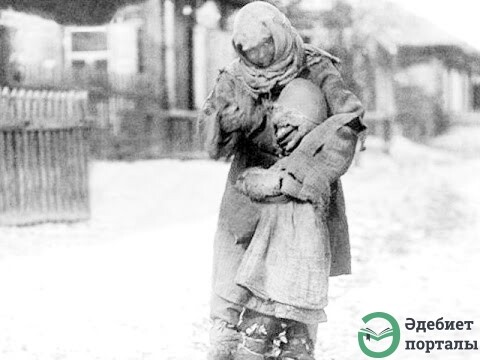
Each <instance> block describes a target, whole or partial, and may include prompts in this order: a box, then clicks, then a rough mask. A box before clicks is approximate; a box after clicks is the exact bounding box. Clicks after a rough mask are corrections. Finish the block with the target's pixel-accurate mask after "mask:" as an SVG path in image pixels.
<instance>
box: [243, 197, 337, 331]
mask: <svg viewBox="0 0 480 360" xmlns="http://www.w3.org/2000/svg"><path fill="white" fill-rule="evenodd" d="M318 211H322V210H319V209H317V208H316V207H315V206H314V205H312V204H310V203H300V202H296V201H287V202H281V203H265V204H262V205H261V209H260V219H259V222H258V224H257V228H256V230H255V233H254V235H253V237H252V239H251V241H250V243H249V244H248V247H247V249H246V251H245V254H244V256H243V258H242V260H241V263H240V266H239V268H238V270H237V274H236V277H235V282H236V284H237V285H239V286H240V287H242V288H243V289H245V293H244V296H242V304H241V305H243V306H245V307H247V308H249V309H251V310H254V311H258V312H260V313H263V314H266V315H270V316H275V317H277V318H282V319H290V320H296V321H300V322H303V323H307V324H309V323H310V324H312V323H319V322H323V321H326V315H325V312H324V308H325V307H326V305H327V302H328V279H329V274H330V265H331V252H330V242H329V233H328V227H327V222H326V219H325V216H322V215H321V214H318ZM323 211H324V210H323Z"/></svg>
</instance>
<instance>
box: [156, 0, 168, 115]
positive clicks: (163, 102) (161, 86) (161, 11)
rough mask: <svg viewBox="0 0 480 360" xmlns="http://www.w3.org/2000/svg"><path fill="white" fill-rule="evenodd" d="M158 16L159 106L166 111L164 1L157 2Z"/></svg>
mask: <svg viewBox="0 0 480 360" xmlns="http://www.w3.org/2000/svg"><path fill="white" fill-rule="evenodd" d="M158 7H159V16H160V49H159V50H160V54H159V55H160V72H159V77H158V82H159V89H160V106H161V108H162V109H168V107H169V103H168V84H167V74H166V71H167V44H166V41H165V37H166V34H167V28H166V26H165V18H166V16H165V0H158Z"/></svg>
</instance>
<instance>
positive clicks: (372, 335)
mask: <svg viewBox="0 0 480 360" xmlns="http://www.w3.org/2000/svg"><path fill="white" fill-rule="evenodd" d="M376 319H380V320H379V321H382V320H384V321H386V322H387V323H388V324H389V325H387V328H385V329H384V330H382V331H380V332H379V333H376V332H375V331H373V330H372V329H370V328H368V327H365V328H363V329H361V330H360V331H359V332H358V344H359V345H360V349H361V350H362V352H363V353H364V354H365V355H367V356H370V357H372V358H376V359H380V358H384V357H387V356H390V355H392V354H393V353H394V352H395V350H397V348H398V345H399V344H400V326H398V322H397V320H395V318H394V317H393V316H392V315H389V314H387V313H384V312H375V313H371V314H369V315H367V316H365V317H363V318H362V320H363V322H364V323H365V324H367V323H368V322H370V321H372V320H376ZM390 337H391V338H392V343H391V345H390V346H389V347H388V349H386V350H379V351H376V350H372V349H371V348H369V347H368V346H367V343H366V342H365V340H366V341H367V342H368V343H369V344H370V345H371V344H372V343H371V341H372V340H374V341H375V342H380V341H382V340H383V339H386V338H390ZM370 347H372V346H370Z"/></svg>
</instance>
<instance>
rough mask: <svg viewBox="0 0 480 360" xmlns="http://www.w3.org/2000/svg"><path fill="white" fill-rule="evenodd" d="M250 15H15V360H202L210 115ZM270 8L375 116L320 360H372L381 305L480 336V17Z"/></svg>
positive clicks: (9, 34)
mask: <svg viewBox="0 0 480 360" xmlns="http://www.w3.org/2000/svg"><path fill="white" fill-rule="evenodd" d="M248 2H249V1H247V0H223V1H222V0H207V1H205V0H145V1H142V0H103V1H93V0H92V1H89V0H58V1H56V0H49V1H40V0H22V1H20V0H1V1H0V85H1V94H0V289H1V290H0V291H1V292H0V358H1V359H2V360H3V359H7V360H9V359H68V360H70V359H82V360H84V359H162V360H163V359H189V360H191V359H192V358H193V359H197V358H198V359H202V358H205V354H206V349H207V347H208V328H209V320H208V299H209V291H210V278H209V276H210V268H211V256H212V254H211V248H212V243H213V235H214V232H215V226H216V218H217V215H218V207H219V204H220V200H221V196H222V192H223V189H224V186H225V181H226V176H227V171H228V166H229V164H228V163H226V162H212V161H209V160H207V157H206V154H205V152H204V149H203V145H202V141H201V139H199V138H198V137H197V136H196V134H195V128H196V125H195V121H196V117H197V114H198V110H199V109H201V107H202V104H203V101H204V99H205V98H206V97H207V95H208V93H209V91H210V90H211V88H212V86H213V84H214V82H215V79H216V76H217V73H218V70H219V69H220V68H221V67H222V66H225V65H227V64H228V63H229V62H230V61H231V60H232V59H233V58H234V52H233V49H232V46H231V29H232V22H233V18H234V16H235V13H236V12H237V11H238V9H239V8H240V7H241V6H243V5H245V4H246V3H248ZM272 3H274V4H275V5H276V6H278V7H279V8H281V9H282V10H283V11H284V12H285V13H286V14H287V16H288V17H289V19H290V20H291V21H292V23H293V24H294V26H295V27H296V28H297V29H298V30H299V32H300V33H301V35H302V37H303V39H304V41H305V42H308V43H311V44H313V45H316V46H319V47H321V48H323V49H325V50H328V51H330V52H331V53H333V54H334V55H336V56H338V57H340V58H341V60H342V64H341V69H340V70H341V73H342V75H343V78H344V80H345V82H346V83H347V84H348V86H349V87H350V88H351V89H352V91H353V92H354V93H355V94H356V95H357V96H358V97H359V98H360V99H361V100H362V101H363V103H364V105H365V108H366V110H367V113H366V117H365V122H366V123H367V125H368V127H369V128H368V132H369V136H368V138H367V143H366V146H367V150H366V151H365V152H361V153H358V154H357V155H356V159H355V161H354V164H353V165H352V168H351V169H350V171H349V172H348V174H346V175H345V176H344V186H345V193H346V201H347V214H348V217H349V221H350V232H351V237H352V253H353V262H354V274H353V275H352V276H348V277H341V278H334V279H332V283H331V295H330V299H331V301H330V305H329V307H328V308H327V313H328V315H329V318H330V321H329V322H328V323H327V324H323V325H321V327H320V335H319V341H318V344H317V349H318V350H317V355H318V359H325V360H326V359H329V360H331V359H358V358H359V357H361V354H360V352H359V349H358V346H357V344H356V341H357V340H356V336H357V331H358V330H359V329H360V328H361V327H363V323H362V322H361V317H363V316H364V315H366V314H368V313H370V312H374V311H386V312H389V313H391V314H392V315H394V316H396V317H397V319H398V320H399V322H401V321H402V320H404V319H406V318H408V317H414V318H416V319H418V320H436V319H438V318H439V317H441V316H444V317H445V320H474V321H475V322H477V321H480V311H479V310H478V300H477V299H478V296H479V295H480V282H479V281H478V279H476V278H475V275H474V274H478V273H479V270H480V268H479V266H480V265H479V264H480V262H479V261H478V259H479V255H480V245H479V244H480V243H479V241H478V240H479V239H478V238H479V234H480V231H479V230H480V229H479V226H480V225H479V224H480V222H479V219H480V190H479V188H478V179H479V175H480V157H479V155H480V38H479V37H478V36H477V35H476V34H478V24H477V17H478V10H479V7H478V6H476V5H475V4H474V2H473V1H467V0H457V1H456V2H455V3H454V2H451V1H446V2H442V3H438V2H434V1H428V0H417V1H413V0H412V1H410V0H408V1H400V0H398V1H390V2H388V1H378V0H376V1H374V0H349V1H347V0H303V1H301V0H284V1H280V0H279V1H272ZM406 335H408V334H406ZM438 335H439V336H440V339H442V340H448V338H447V337H446V336H445V334H441V333H440V334H438ZM448 335H452V337H453V338H454V339H455V340H457V339H460V340H473V339H478V335H479V330H478V329H477V328H476V327H474V329H473V331H472V332H471V333H469V334H465V333H462V332H459V333H453V332H452V333H451V334H448ZM466 335H469V336H468V338H466V337H465V336H466ZM417 336H421V335H418V334H417ZM423 336H424V337H425V336H427V339H431V337H432V336H433V337H434V336H437V335H432V334H426V335H423ZM428 336H431V337H430V338H429V337H428ZM442 336H443V337H442ZM402 339H403V340H405V338H402ZM407 339H408V338H407ZM412 340H414V338H412ZM412 354H413V355H412ZM422 355H423V353H421V352H415V353H412V352H405V351H397V353H395V354H394V355H393V356H392V358H396V359H409V360H410V359H417V358H421V357H422ZM417 356H418V357H417ZM429 356H430V358H433V359H437V358H438V359H467V358H472V359H473V358H475V356H476V352H462V351H457V352H454V351H452V352H449V353H448V355H446V354H445V352H442V351H437V352H436V353H432V354H429Z"/></svg>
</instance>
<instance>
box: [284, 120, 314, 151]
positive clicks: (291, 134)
mask: <svg viewBox="0 0 480 360" xmlns="http://www.w3.org/2000/svg"><path fill="white" fill-rule="evenodd" d="M315 126H316V124H315V123H313V122H308V123H305V124H301V125H299V126H298V127H297V126H292V125H288V126H284V127H277V130H276V132H275V135H276V137H277V143H278V145H280V147H281V148H282V149H284V152H285V153H287V154H289V153H290V152H292V151H293V150H294V149H295V148H296V147H297V146H298V144H300V141H301V140H302V139H303V137H304V136H305V135H307V134H308V133H309V132H310V131H312V129H313V128H314V127H315Z"/></svg>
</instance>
